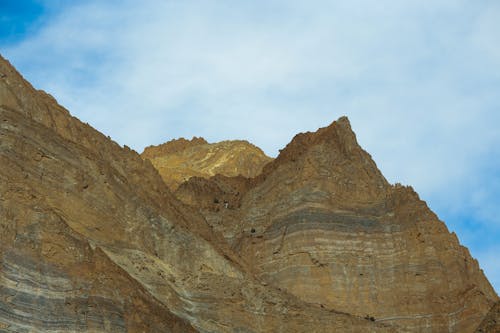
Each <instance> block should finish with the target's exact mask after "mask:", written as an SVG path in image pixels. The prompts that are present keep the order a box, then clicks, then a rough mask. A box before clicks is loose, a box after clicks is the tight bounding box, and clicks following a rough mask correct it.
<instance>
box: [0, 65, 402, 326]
mask: <svg viewBox="0 0 500 333" xmlns="http://www.w3.org/2000/svg"><path fill="white" fill-rule="evenodd" d="M0 74H1V75H0V166H1V167H0V330H1V331H2V332H46V331H58V332H75V331H78V332H192V331H200V332H332V331H333V332H335V331H337V332H396V331H397V332H404V331H405V329H404V328H397V327H393V326H388V325H386V324H384V323H377V322H373V321H371V320H366V319H364V318H360V317H359V316H353V315H350V314H345V313H340V312H338V311H336V310H334V309H327V308H324V307H321V306H319V305H318V304H310V303H307V302H305V301H304V300H301V299H299V298H297V297H296V296H294V295H291V294H290V293H287V292H286V291H284V290H282V289H281V287H276V286H272V285H269V284H268V283H267V282H266V281H265V280H262V279H260V278H259V277H258V276H256V275H255V274H254V270H253V268H252V267H250V266H249V265H248V263H247V262H246V260H245V259H243V258H241V257H240V256H239V255H238V254H237V253H236V252H235V251H234V250H233V249H231V248H230V246H228V245H227V243H226V242H225V240H224V239H223V238H222V237H221V236H219V234H218V233H217V232H213V229H212V228H211V227H210V226H209V225H208V224H207V223H206V221H205V219H204V217H203V216H202V215H200V214H199V213H198V209H193V207H189V206H186V205H185V204H183V203H182V202H180V201H179V200H177V199H176V197H175V196H174V195H173V194H172V193H171V192H170V190H169V189H168V187H167V186H166V185H165V183H164V182H163V181H162V179H161V177H160V175H159V174H158V172H157V170H156V169H155V168H154V167H153V166H152V165H151V163H149V162H148V161H147V160H143V159H142V158H141V157H140V156H139V155H138V154H136V153H135V152H133V151H131V150H130V149H128V148H126V147H125V148H121V147H120V146H118V145H117V144H116V143H114V142H112V141H110V140H109V139H108V138H106V137H105V136H103V135H102V134H100V133H98V132H97V131H95V130H94V129H92V128H91V127H90V126H88V125H85V124H82V123H81V122H80V121H78V120H77V119H75V118H73V117H71V116H70V115H69V113H68V112H67V111H66V110H65V109H63V108H62V107H61V106H59V105H58V104H57V103H56V101H55V100H54V99H53V98H52V97H50V96H49V95H47V94H45V93H44V92H41V91H37V90H35V89H33V87H31V85H29V83H27V82H26V81H24V79H23V78H22V77H21V76H20V75H19V74H18V73H17V72H16V71H15V70H14V69H13V68H12V67H11V66H10V64H9V63H8V62H7V61H5V60H4V59H3V58H1V57H0ZM238 181H241V182H240V183H238ZM238 181H236V182H235V181H234V180H233V179H232V178H228V179H227V184H226V186H227V189H233V188H237V186H241V188H242V189H247V188H248V186H247V181H246V180H245V179H243V180H242V179H240V180H238ZM221 184H222V183H221ZM238 184H239V185H238ZM221 186H223V185H221ZM235 186H236V187H235ZM203 188H204V187H203ZM219 188H220V187H219ZM236 197H239V195H236ZM200 198H201V197H200ZM242 203H243V202H242ZM224 209H228V208H224ZM245 228H246V227H245ZM241 242H242V243H243V242H244V240H243V239H242V240H241ZM250 252H251V249H250V248H248V250H247V251H246V252H245V255H246V253H250ZM242 253H243V252H242ZM248 257H249V258H250V256H248ZM250 259H251V258H250ZM251 261H252V263H253V261H254V260H253V259H252V260H251Z"/></svg>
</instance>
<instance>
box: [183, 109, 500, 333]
mask: <svg viewBox="0 0 500 333" xmlns="http://www.w3.org/2000/svg"><path fill="white" fill-rule="evenodd" d="M176 195H177V196H178V197H179V198H180V199H181V200H183V201H184V202H185V203H186V204H189V205H192V206H193V207H197V208H198V209H199V211H200V212H201V213H202V214H203V215H204V216H205V218H206V220H207V221H208V223H209V224H210V225H211V226H212V228H213V229H214V230H215V231H217V232H219V233H220V234H221V235H223V236H224V238H225V239H226V240H227V242H228V243H229V244H231V246H232V247H233V249H234V250H235V251H236V252H237V253H239V254H240V255H241V257H242V258H243V259H244V260H245V261H246V262H247V263H248V264H249V266H250V267H251V269H252V270H253V272H254V274H256V276H258V277H259V278H260V279H262V280H263V281H266V282H267V283H269V284H270V285H274V286H277V287H280V288H283V289H285V290H286V291H288V292H289V293H291V294H294V295H296V296H297V297H299V298H300V299H302V300H304V301H306V302H308V303H311V304H318V305H320V306H321V307H324V308H327V309H336V310H340V311H343V312H347V313H351V314H355V315H357V316H363V317H366V318H369V319H373V320H375V321H376V322H383V323H390V324H395V325H398V326H399V327H404V328H406V329H408V330H410V331H412V332H473V331H474V329H475V328H476V327H477V326H478V325H479V323H480V322H481V320H482V319H483V318H484V316H485V315H486V313H487V312H488V310H489V309H490V308H491V306H492V304H493V303H494V302H495V301H497V300H498V296H497V295H496V293H495V291H494V290H493V288H492V287H491V285H490V284H489V282H488V280H487V279H486V278H485V276H484V274H483V272H482V270H481V269H480V268H479V266H478V263H477V261H476V260H474V259H473V258H472V257H471V256H470V254H469V252H468V250H467V249H466V248H464V247H463V246H461V245H460V244H459V242H458V239H457V237H456V236H455V235H454V234H450V233H449V232H448V230H447V228H446V226H445V225H444V223H443V222H441V221H439V219H438V218H437V217H436V215H435V214H434V213H432V212H431V211H430V210H429V208H428V207H427V205H426V204H425V202H423V201H422V200H420V199H419V197H418V195H417V194H416V193H415V192H414V191H413V189H412V188H411V187H404V186H401V185H391V184H389V183H388V182H387V181H386V179H385V178H384V177H383V175H382V174H381V172H380V171H379V170H378V168H377V167H376V165H375V163H374V162H373V160H372V159H371V157H370V155H369V154H368V153H366V152H365V151H364V150H363V149H361V148H360V147H359V145H358V143H357V141H356V137H355V135H354V133H353V132H352V130H351V128H350V124H349V121H348V120H347V118H345V117H344V118H341V119H339V120H338V121H336V122H334V123H333V124H331V125H330V126H328V127H326V128H322V129H319V130H318V131H317V132H315V133H304V134H299V135H297V136H296V137H295V138H294V139H293V141H292V142H291V143H290V144H289V145H288V146H287V147H286V148H285V149H284V150H283V151H281V153H280V155H279V156H278V157H277V158H276V159H275V160H274V161H272V162H271V163H269V164H267V165H266V166H265V167H264V170H263V172H262V174H260V175H259V176H257V177H255V178H253V179H241V178H239V179H234V178H233V179H231V178H227V177H221V176H218V177H213V178H211V179H209V180H201V179H196V178H193V179H191V180H190V181H188V182H186V183H184V184H182V185H181V186H180V187H179V189H178V190H177V191H176ZM222 196H223V200H224V202H227V205H224V206H222V207H221V205H220V203H219V202H220V199H219V198H220V197H222Z"/></svg>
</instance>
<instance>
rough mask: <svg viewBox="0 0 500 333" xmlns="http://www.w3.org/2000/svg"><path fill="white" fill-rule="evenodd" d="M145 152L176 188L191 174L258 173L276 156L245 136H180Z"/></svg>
mask: <svg viewBox="0 0 500 333" xmlns="http://www.w3.org/2000/svg"><path fill="white" fill-rule="evenodd" d="M141 156H142V157H143V158H145V159H148V160H150V161H151V163H153V165H154V166H155V168H157V169H158V171H159V173H160V175H161V176H162V178H163V180H164V181H165V183H166V184H167V185H168V186H169V187H170V188H171V189H172V190H175V189H177V187H178V186H179V185H180V184H181V183H183V182H185V181H187V180H188V179H189V178H191V177H201V178H210V177H211V176H215V175H216V174H220V175H224V176H240V175H241V176H244V177H255V176H257V175H258V174H259V173H260V172H261V171H262V168H263V167H264V165H266V164H267V163H269V162H270V161H271V160H272V159H271V158H270V157H268V156H266V155H265V154H264V152H263V151H262V150H261V149H260V148H257V147H256V146H254V145H252V144H250V143H248V142H247V141H242V140H233V141H222V142H217V143H212V144H210V143H208V142H207V141H205V139H203V138H196V137H194V138H193V139H192V140H186V139H183V138H181V139H177V140H172V141H169V142H167V143H164V144H162V145H159V146H150V147H147V148H146V149H145V150H144V152H143V153H142V154H141Z"/></svg>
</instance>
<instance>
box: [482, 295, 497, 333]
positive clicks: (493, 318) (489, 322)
mask: <svg viewBox="0 0 500 333" xmlns="http://www.w3.org/2000/svg"><path fill="white" fill-rule="evenodd" d="M476 333H500V301H499V302H497V303H496V304H495V305H494V306H493V307H492V308H491V310H490V312H488V314H487V315H486V317H484V319H483V321H482V322H481V324H480V325H479V327H478V328H477V330H476Z"/></svg>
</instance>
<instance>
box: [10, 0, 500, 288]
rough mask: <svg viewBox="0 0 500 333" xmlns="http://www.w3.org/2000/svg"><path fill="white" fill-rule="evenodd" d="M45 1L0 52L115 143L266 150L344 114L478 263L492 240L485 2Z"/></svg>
mask: <svg viewBox="0 0 500 333" xmlns="http://www.w3.org/2000/svg"><path fill="white" fill-rule="evenodd" d="M45 4H46V6H47V7H48V8H49V9H51V10H49V11H48V12H49V13H51V14H50V15H51V16H50V17H48V18H47V19H46V20H45V22H47V23H46V24H45V25H44V26H43V27H41V28H40V29H39V30H38V32H37V33H35V34H33V35H31V36H30V37H28V38H26V39H24V40H22V41H20V42H19V43H17V44H14V45H11V46H9V47H7V48H5V49H3V50H2V51H3V52H4V54H5V55H6V56H7V57H8V58H10V60H12V61H13V63H14V64H15V65H16V66H17V67H18V68H19V69H20V70H22V72H23V73H24V74H26V75H27V78H28V79H29V80H30V81H32V82H34V83H35V85H36V86H38V87H40V88H42V89H44V90H47V91H49V92H50V93H52V94H53V95H54V96H56V98H57V99H58V100H59V101H60V102H61V103H62V104H63V105H65V106H66V107H68V108H69V109H70V110H71V111H72V112H73V113H74V114H75V115H76V116H78V117H79V118H80V119H82V120H84V121H87V122H89V123H90V124H92V125H93V126H95V127H97V128H98V129H99V130H101V131H103V132H105V133H106V134H109V135H111V136H112V137H113V138H114V139H115V140H117V141H118V142H120V143H122V144H127V145H129V146H131V147H134V148H136V149H137V150H142V148H143V147H144V146H146V145H149V144H154V143H160V142H163V141H166V140H167V139H170V138H173V137H179V136H185V137H190V136H193V135H197V136H198V135H202V136H204V137H206V138H207V139H208V140H211V141H218V140H222V139H228V138H244V139H248V140H250V141H252V142H253V143H255V144H257V145H258V146H260V147H262V148H263V149H264V150H265V151H266V152H268V153H269V154H271V155H275V154H276V153H277V150H278V149H280V148H282V147H283V146H284V145H286V143H287V142H288V141H289V140H290V139H291V138H292V136H293V135H294V134H295V133H297V132H299V131H306V130H315V129H316V128H318V127H322V126H325V125H327V124H328V123H330V122H331V121H332V120H334V119H336V118H337V117H339V116H340V115H344V114H345V115H348V116H349V117H350V119H351V122H352V124H353V127H354V129H355V131H356V132H357V134H358V138H359V141H360V142H361V144H362V145H363V146H364V147H365V148H366V149H367V150H368V151H369V152H370V153H371V154H372V155H373V156H374V158H375V160H376V161H377V163H378V165H379V166H380V168H381V169H382V171H383V172H384V174H386V175H387V176H388V178H389V180H390V181H392V182H396V181H399V182H402V183H406V184H412V185H414V187H415V188H416V190H417V191H418V192H419V193H421V196H422V197H423V198H424V199H426V200H427V201H428V202H429V203H430V205H431V207H432V208H433V209H435V210H436V211H437V212H438V214H439V215H440V216H441V217H442V218H443V219H445V220H446V221H447V223H448V225H450V227H451V229H453V230H456V231H457V233H458V234H459V236H460V238H461V239H465V243H466V245H467V246H469V247H471V250H472V253H473V254H474V255H475V256H476V257H479V260H480V262H483V260H482V259H481V255H482V253H486V252H484V251H483V250H481V251H480V250H479V245H478V239H480V238H478V237H479V236H478V237H467V235H469V234H472V231H473V230H471V229H472V228H477V230H482V231H481V232H482V233H483V234H482V235H483V236H484V234H485V233H488V232H489V233H492V232H493V233H495V234H496V235H499V236H500V220H499V219H498V216H500V208H499V207H500V205H499V202H498V199H497V198H498V197H500V185H499V183H500V179H499V178H498V176H496V175H497V174H498V172H499V170H500V152H499V151H500V150H499V148H498V147H499V146H500V131H498V126H497V124H500V112H499V111H500V99H499V98H498V91H499V90H500V72H499V71H498V68H500V33H499V32H500V20H498V17H500V3H498V2H497V1H481V2H477V1H466V0H459V1H456V0H453V1H452V0H437V1H433V2H422V1H416V0H411V1H404V2H403V1H395V0H394V1H389V0H382V1H377V2H373V1H361V0H355V1H349V2H346V1H343V2H340V1H338V2H331V1H324V0H317V1H307V2H304V1H293V0H292V1H290V0H288V1H284V0H270V1H252V2H245V3H243V2H238V3H235V2H234V1H210V0H209V1H194V0H186V1H155V0H148V1H141V2H137V1H130V0H129V1H97V0H90V1H80V2H76V3H75V2H72V4H71V5H68V4H67V3H65V2H61V1H50V0H47V1H46V2H45ZM471 212H472V213H471ZM466 220H467V221H469V222H464V221H466ZM470 221H473V223H470ZM478 226H481V227H480V228H479V227H478ZM494 243H496V241H494V240H490V241H489V244H490V245H491V246H493V245H494ZM489 267H493V268H489V269H491V270H496V271H495V272H492V271H489V272H488V274H490V275H491V274H498V267H496V268H495V267H494V266H489ZM499 287H500V286H499V285H498V284H497V288H499Z"/></svg>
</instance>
